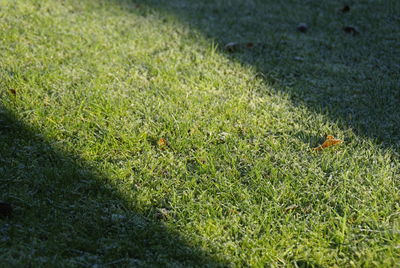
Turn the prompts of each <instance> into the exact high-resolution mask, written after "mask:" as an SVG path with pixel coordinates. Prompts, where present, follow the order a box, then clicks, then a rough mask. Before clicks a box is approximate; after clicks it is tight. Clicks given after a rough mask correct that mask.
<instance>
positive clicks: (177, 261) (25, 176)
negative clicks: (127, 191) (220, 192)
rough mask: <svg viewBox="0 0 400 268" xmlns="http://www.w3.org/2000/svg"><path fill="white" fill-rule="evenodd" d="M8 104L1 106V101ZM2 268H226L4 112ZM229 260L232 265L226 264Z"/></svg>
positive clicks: (0, 131) (0, 146)
mask: <svg viewBox="0 0 400 268" xmlns="http://www.w3.org/2000/svg"><path fill="white" fill-rule="evenodd" d="M0 108H1V106H0ZM0 182H1V183H0V197H1V199H2V200H1V201H4V202H8V203H11V204H12V206H13V216H12V217H11V218H5V217H1V216H0V256H1V257H0V258H1V259H2V261H1V262H2V266H3V265H4V266H8V267H15V266H27V267H42V266H43V265H45V266H49V265H50V266H52V265H54V266H61V267H62V266H94V265H98V266H101V267H103V266H107V267H108V266H119V267H120V266H122V267H124V266H129V267H132V266H140V267H154V266H168V265H172V266H174V267H191V266H212V267H214V266H215V267H218V266H225V265H224V261H223V260H217V259H215V258H211V257H209V256H207V254H206V253H205V252H204V251H202V250H201V249H200V248H197V247H196V246H195V245H192V244H191V243H189V242H188V241H185V239H183V238H182V237H180V235H179V234H178V233H177V232H176V231H173V230H169V229H168V228H167V227H166V226H165V225H164V224H163V220H162V219H156V218H154V217H152V216H151V214H153V215H154V212H153V211H146V212H144V213H137V212H135V205H134V201H135V200H134V198H133V199H132V198H127V197H125V196H123V195H122V194H121V193H119V192H118V191H117V190H116V188H113V187H112V186H110V183H108V182H107V178H105V177H104V176H103V175H102V174H99V172H98V171H96V170H95V169H94V168H91V167H89V165H88V164H86V163H84V161H83V160H82V159H79V158H78V157H76V156H72V155H68V154H67V153H65V152H62V151H60V150H59V149H57V148H54V146H52V145H51V144H50V143H49V142H48V141H46V140H45V139H44V138H43V137H41V135H40V133H37V132H36V131H35V130H34V129H32V128H31V127H29V126H27V125H24V124H23V123H21V122H20V121H18V120H17V119H16V117H15V116H14V115H13V114H12V113H10V112H8V111H6V110H5V109H4V108H1V109H0ZM225 263H226V262H225Z"/></svg>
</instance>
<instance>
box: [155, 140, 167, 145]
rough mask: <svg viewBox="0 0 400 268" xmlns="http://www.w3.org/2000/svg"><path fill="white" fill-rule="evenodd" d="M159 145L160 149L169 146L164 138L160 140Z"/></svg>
mask: <svg viewBox="0 0 400 268" xmlns="http://www.w3.org/2000/svg"><path fill="white" fill-rule="evenodd" d="M157 144H158V146H160V147H164V146H167V140H166V139H164V138H160V139H159V140H158V141H157Z"/></svg>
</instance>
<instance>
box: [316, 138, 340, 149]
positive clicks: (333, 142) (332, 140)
mask: <svg viewBox="0 0 400 268" xmlns="http://www.w3.org/2000/svg"><path fill="white" fill-rule="evenodd" d="M341 143H343V141H342V140H339V139H335V138H334V137H333V136H332V135H328V136H326V140H325V141H324V143H323V144H322V145H320V146H318V147H316V148H314V151H321V150H322V149H324V148H327V147H330V146H333V145H337V144H341Z"/></svg>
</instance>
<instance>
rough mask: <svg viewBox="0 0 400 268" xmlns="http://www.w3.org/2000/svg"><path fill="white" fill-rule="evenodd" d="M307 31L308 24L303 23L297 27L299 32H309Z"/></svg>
mask: <svg viewBox="0 0 400 268" xmlns="http://www.w3.org/2000/svg"><path fill="white" fill-rule="evenodd" d="M307 30H308V25H307V24H306V23H304V22H302V23H299V24H298V25H297V31H299V32H302V33H305V32H307Z"/></svg>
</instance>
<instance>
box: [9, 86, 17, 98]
mask: <svg viewBox="0 0 400 268" xmlns="http://www.w3.org/2000/svg"><path fill="white" fill-rule="evenodd" d="M9 91H10V93H11V94H13V95H14V96H16V95H17V91H16V90H15V89H13V88H10V89H9Z"/></svg>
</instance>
